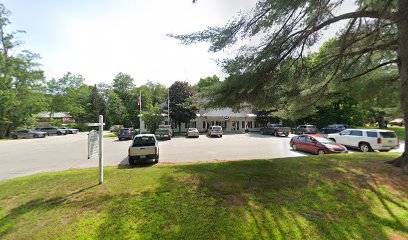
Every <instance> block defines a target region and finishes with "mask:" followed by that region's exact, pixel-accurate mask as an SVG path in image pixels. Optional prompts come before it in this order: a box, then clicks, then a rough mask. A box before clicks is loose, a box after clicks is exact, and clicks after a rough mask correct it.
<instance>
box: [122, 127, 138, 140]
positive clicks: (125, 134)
mask: <svg viewBox="0 0 408 240" xmlns="http://www.w3.org/2000/svg"><path fill="white" fill-rule="evenodd" d="M136 134H137V132H136V131H135V129H133V128H121V129H119V132H118V139H119V140H122V139H130V140H132V139H133V137H134V136H136Z"/></svg>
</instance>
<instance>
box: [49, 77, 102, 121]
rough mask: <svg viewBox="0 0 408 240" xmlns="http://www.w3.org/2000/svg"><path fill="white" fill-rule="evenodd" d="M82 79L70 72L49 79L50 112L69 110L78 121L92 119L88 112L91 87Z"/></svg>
mask: <svg viewBox="0 0 408 240" xmlns="http://www.w3.org/2000/svg"><path fill="white" fill-rule="evenodd" d="M84 81H85V79H84V78H83V77H82V76H81V75H77V74H72V73H70V72H68V73H66V74H65V75H64V76H63V77H61V78H60V79H58V80H55V79H52V80H50V81H49V82H48V83H47V85H48V93H49V95H48V97H49V111H50V113H51V114H52V113H54V112H70V113H71V115H72V116H73V117H74V118H75V119H76V120H77V121H78V122H87V121H89V120H94V118H92V117H91V116H92V113H91V112H90V108H91V101H90V95H91V91H92V87H90V86H88V85H86V84H85V83H84Z"/></svg>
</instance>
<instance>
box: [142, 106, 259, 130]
mask: <svg viewBox="0 0 408 240" xmlns="http://www.w3.org/2000/svg"><path fill="white" fill-rule="evenodd" d="M255 119H256V114H254V113H252V112H251V111H250V110H241V111H239V112H234V111H233V110H232V109H231V108H222V109H208V110H200V111H199V112H198V113H197V117H196V118H195V119H193V120H191V121H190V122H188V123H182V124H181V129H180V130H179V129H178V126H176V125H174V123H172V127H173V129H174V131H175V132H179V131H181V132H186V131H187V129H188V128H190V127H191V128H197V129H198V131H200V132H205V131H206V130H207V129H208V128H209V127H210V126H213V125H219V126H222V128H223V131H224V132H236V133H238V132H245V131H246V130H248V131H249V132H256V131H259V130H260V127H261V126H259V125H258V124H257V122H256V121H255ZM166 120H167V119H166ZM141 124H142V129H141V130H142V132H147V131H148V130H147V126H146V125H145V123H144V121H143V120H142V122H141ZM163 124H167V122H165V123H163Z"/></svg>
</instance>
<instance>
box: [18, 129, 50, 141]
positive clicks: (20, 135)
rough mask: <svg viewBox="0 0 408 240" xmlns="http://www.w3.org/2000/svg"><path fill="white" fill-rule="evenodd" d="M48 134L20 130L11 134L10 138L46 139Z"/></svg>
mask: <svg viewBox="0 0 408 240" xmlns="http://www.w3.org/2000/svg"><path fill="white" fill-rule="evenodd" d="M46 135H47V133H46V132H40V131H36V130H18V131H15V132H12V133H10V136H11V137H12V138H14V139H17V138H45V136H46Z"/></svg>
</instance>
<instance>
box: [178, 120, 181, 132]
mask: <svg viewBox="0 0 408 240" xmlns="http://www.w3.org/2000/svg"><path fill="white" fill-rule="evenodd" d="M178 127H179V133H181V122H178Z"/></svg>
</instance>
